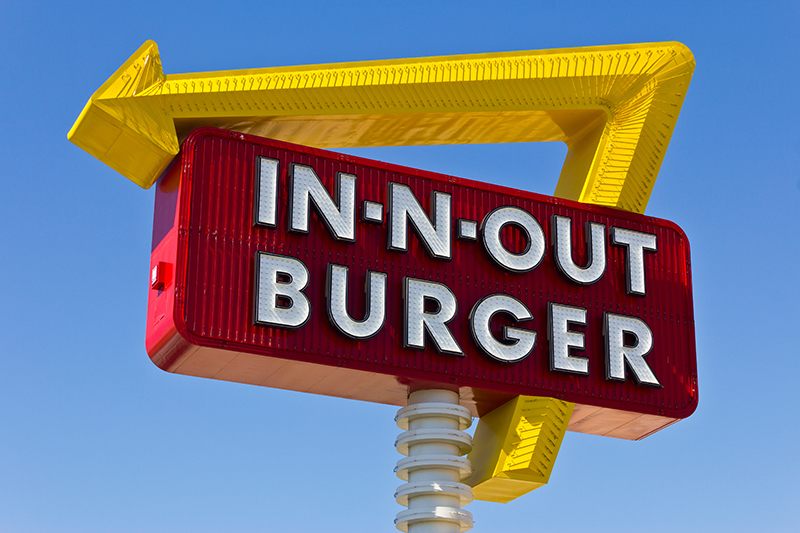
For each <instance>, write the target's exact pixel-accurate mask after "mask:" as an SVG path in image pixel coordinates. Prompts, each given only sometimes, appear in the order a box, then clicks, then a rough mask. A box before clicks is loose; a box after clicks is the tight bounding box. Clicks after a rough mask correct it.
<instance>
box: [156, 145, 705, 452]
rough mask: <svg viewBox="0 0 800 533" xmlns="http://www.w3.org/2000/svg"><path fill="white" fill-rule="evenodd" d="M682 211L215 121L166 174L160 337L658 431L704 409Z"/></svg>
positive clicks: (175, 343)
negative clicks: (570, 407)
mask: <svg viewBox="0 0 800 533" xmlns="http://www.w3.org/2000/svg"><path fill="white" fill-rule="evenodd" d="M690 272H691V270H690V259H689V244H688V240H687V238H686V236H685V234H684V233H683V232H682V231H681V230H680V228H678V227H677V226H676V225H674V224H672V223H671V222H667V221H664V220H659V219H655V218H651V217H646V216H642V215H637V214H632V213H627V212H623V211H618V210H614V209H608V208H602V207H598V206H592V205H586V204H580V203H577V202H571V201H567V200H562V199H557V198H552V197H548V196H542V195H538V194H533V193H529V192H524V191H518V190H513V189H509V188H505V187H499V186H494V185H487V184H484V183H478V182H473V181H469V180H464V179H459V178H453V177H450V176H443V175H440V174H434V173H430V172H425V171H421V170H414V169H410V168H404V167H399V166H395V165H389V164H385V163H380V162H375V161H369V160H364V159H360V158H356V157H352V156H347V155H342V154H336V153H332V152H326V151H322V150H316V149H313V148H307V147H301V146H297V145H292V144H288V143H283V142H278V141H272V140H267V139H261V138H257V137H251V136H246V135H242V134H238V133H231V132H225V131H220V130H213V129H202V130H197V131H195V132H194V133H193V134H191V135H190V136H189V137H188V138H187V139H186V141H185V142H184V144H183V149H182V152H181V154H180V156H179V157H178V158H177V159H176V161H175V163H174V164H173V165H172V167H171V168H170V169H168V170H167V172H166V173H165V174H164V176H162V177H161V179H160V181H159V182H158V185H157V188H156V207H155V218H154V228H153V252H152V258H151V277H150V281H151V283H150V286H151V290H150V297H149V309H148V321H147V351H148V353H149V354H150V357H151V358H152V360H153V361H154V362H155V363H156V364H157V365H158V366H159V367H161V368H163V369H164V370H167V371H170V372H177V373H182V374H189V375H197V376H204V377H210V378H216V379H223V380H229V381H237V382H243V383H251V384H255V385H264V386H269V387H278V388H285V389H290V390H296V391H304V392H314V393H319V394H327V395H333V396H340V397H345V398H355V399H360V400H366V401H376V402H383V403H390V404H396V405H404V404H405V403H406V399H407V395H408V393H409V391H410V390H415V389H419V388H430V387H437V388H451V389H453V390H457V391H458V392H459V393H460V395H461V398H462V403H463V404H464V405H467V406H470V407H471V408H472V409H473V411H474V412H475V414H477V415H481V414H484V413H486V412H489V411H490V410H492V409H494V408H495V407H497V406H499V405H501V404H502V403H504V402H505V401H507V400H508V399H510V398H511V397H513V396H515V395H520V394H524V395H533V396H548V397H555V398H560V399H564V400H567V401H570V402H574V403H575V404H576V409H575V412H574V415H573V418H572V421H571V423H570V427H569V429H571V430H574V431H581V432H587V433H594V434H600V435H610V436H615V437H621V438H629V439H638V438H642V437H644V436H646V435H648V434H650V433H652V432H654V431H657V430H658V429H661V428H662V427H665V426H667V425H669V424H671V423H673V422H674V421H675V420H678V419H681V418H685V417H687V416H689V415H690V414H691V413H692V412H693V411H694V409H695V408H696V406H697V369H696V359H695V344H694V317H693V309H692V291H691V275H690Z"/></svg>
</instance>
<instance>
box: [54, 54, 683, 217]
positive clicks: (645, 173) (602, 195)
mask: <svg viewBox="0 0 800 533" xmlns="http://www.w3.org/2000/svg"><path fill="white" fill-rule="evenodd" d="M693 70H694V58H693V57H692V54H691V52H690V51H689V50H688V49H687V48H686V47H685V46H683V45H682V44H680V43H654V44H632V45H619V46H601V47H592V48H572V49H558V50H539V51H527V52H508V53H495V54H475V55H462V56H448V57H430V58H420V59H394V60H386V61H366V62H360V63H340V64H331V65H312V66H302V67H279V68H263V69H252V70H240V71H225V72H212V73H200V74H178V75H167V76H165V75H164V74H163V71H162V70H161V62H160V59H159V55H158V48H157V46H156V44H155V43H153V42H152V41H148V42H147V43H145V44H144V45H143V46H142V47H141V48H140V49H139V50H138V51H137V52H136V53H135V54H134V55H133V56H132V57H131V58H130V59H129V60H128V61H127V62H126V63H125V64H124V65H123V66H122V67H121V68H120V70H118V71H117V73H116V74H115V75H114V76H112V78H111V79H109V80H108V81H107V82H106V83H105V84H104V85H103V86H102V87H101V88H100V89H99V90H98V91H97V92H96V93H95V94H94V95H93V96H92V98H91V100H90V101H89V103H88V104H87V106H86V109H85V110H84V112H83V113H82V114H81V116H80V117H79V118H78V121H77V122H76V124H75V126H73V128H72V130H71V131H70V134H69V138H70V140H72V141H73V142H75V143H76V144H77V145H79V146H80V147H82V148H84V149H85V150H87V151H88V152H89V153H91V154H92V155H94V156H96V157H98V158H99V159H100V160H102V161H104V162H106V163H108V164H109V165H110V166H112V167H113V168H115V169H117V170H118V171H120V172H122V173H123V174H124V175H125V176H127V177H128V178H130V179H132V180H133V181H135V182H137V183H139V184H140V185H142V186H143V187H148V186H149V185H151V184H152V183H153V182H154V181H155V179H156V178H157V177H158V173H155V174H154V173H153V169H154V168H156V167H159V166H160V167H166V165H167V163H168V162H169V160H170V159H171V157H172V156H173V155H174V153H176V151H177V148H176V147H177V146H178V138H179V137H182V136H184V135H186V134H187V133H188V132H189V131H191V130H192V129H194V128H196V127H199V126H217V127H221V128H226V129H231V130H234V131H240V132H243V133H253V134H256V135H262V136H267V137H272V138H276V139H281V140H285V141H290V142H296V143H300V144H310V145H313V146H317V147H320V148H343V147H355V146H401V145H430V144H462V143H464V144H466V143H500V142H503V143H507V142H530V141H563V142H565V143H566V144H567V146H568V148H569V152H568V155H567V159H566V161H565V164H564V169H563V170H562V173H561V177H560V179H559V183H558V187H557V189H556V195H558V196H562V197H565V198H571V199H575V200H580V201H584V202H591V203H599V204H604V205H610V206H615V207H619V208H622V209H627V210H629V211H635V212H639V213H641V212H644V209H645V206H646V205H647V201H648V199H649V196H650V192H651V190H652V188H653V184H654V183H655V179H656V175H657V174H658V170H659V168H660V166H661V162H662V160H663V158H664V154H665V152H666V149H667V145H668V144H669V140H670V137H671V136H672V130H673V128H674V127H675V123H676V121H677V119H678V113H679V112H680V108H681V104H682V103H683V98H684V95H685V94H686V90H687V88H688V85H689V82H690V80H691V76H692V72H693ZM110 131H111V132H116V133H115V134H112V135H109V132H110ZM136 135H138V136H140V137H142V141H135V140H133V139H132V138H129V137H130V136H136ZM117 145H119V146H117ZM123 148H124V150H123ZM142 150H143V151H144V154H143V155H141V156H140V155H139V151H142ZM121 152H127V153H128V154H131V153H132V155H128V156H127V159H126V158H125V157H124V156H123V155H122V154H121ZM153 158H156V159H158V158H161V161H160V162H159V164H154V163H152V162H151V160H152V159H153ZM139 160H141V161H143V162H146V164H143V165H142V168H137V167H136V164H135V162H136V161H139Z"/></svg>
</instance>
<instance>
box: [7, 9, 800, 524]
mask: <svg viewBox="0 0 800 533" xmlns="http://www.w3.org/2000/svg"><path fill="white" fill-rule="evenodd" d="M490 4H491V6H492V7H488V6H489V5H490ZM798 27H800V3H798V2H758V3H757V2H752V3H741V2H703V3H701V2H687V3H676V2H658V3H655V2H648V3H645V2H643V3H640V4H635V3H626V2H609V1H604V2H569V3H563V4H562V3H557V2H550V3H548V4H544V3H538V2H518V3H505V2H492V3H490V2H434V1H430V0H429V1H424V2H393V3H385V4H384V3H380V2H361V3H355V2H319V3H302V2H297V3H295V2H264V1H262V2H208V1H194V2H164V1H157V2H142V1H137V2H124V3H123V2H103V3H101V2H96V3H81V2H69V3H68V2H51V3H41V2H24V3H23V2H11V1H3V2H0V50H1V51H2V59H1V60H0V66H2V69H0V71H1V72H2V74H0V97H1V98H0V110H2V112H1V113H0V117H2V128H0V176H2V178H1V179H2V185H3V190H2V193H0V228H2V231H0V250H2V252H1V253H0V280H2V282H3V285H4V288H3V290H2V300H0V531H4V532H40V531H41V532H72V531H74V532H79V531H80V532H104V531H109V532H112V531H113V532H117V531H119V532H127V531H131V532H134V531H136V532H138V531H147V532H151V531H152V532H182V531H187V532H188V531H192V532H206V531H243V532H247V531H281V532H308V531H326V532H351V531H386V532H391V531H394V530H395V529H394V526H393V523H392V521H393V519H394V516H395V514H396V513H397V512H398V511H400V510H402V509H403V508H402V507H400V506H399V505H398V504H396V503H395V501H394V499H393V497H392V495H393V493H394V490H395V488H396V487H397V486H398V485H399V484H400V483H401V481H400V480H398V479H397V478H396V477H395V476H394V474H393V472H392V470H393V468H394V465H395V462H396V461H397V459H398V458H399V457H400V455H399V454H398V453H397V452H396V451H395V449H394V447H393V442H394V439H395V437H396V435H397V434H398V433H399V432H400V430H399V429H398V428H397V427H396V426H395V424H394V422H393V417H394V413H395V411H396V408H395V407H392V406H385V405H376V404H368V403H363V402H356V401H349V400H340V399H335V398H327V397H321V396H314V395H308V394H301V393H294V392H286V391H279V390H272V389H267V388H258V387H253V386H248V385H239V384H233V383H225V382H221V381H213V380H204V379H200V378H192V377H186V376H178V375H172V374H167V373H165V372H163V371H161V370H159V369H158V368H156V367H155V366H154V365H153V364H152V363H151V362H150V360H149V358H148V357H147V354H146V353H145V350H144V333H145V311H146V304H147V282H148V265H149V254H150V239H151V224H152V210H153V192H152V190H151V191H145V190H143V189H140V188H139V187H137V186H135V185H134V184H132V183H131V182H129V181H128V180H126V179H124V178H123V177H122V176H120V175H119V174H117V173H116V172H114V171H113V170H111V169H110V168H108V167H106V166H104V165H103V164H101V163H100V162H98V161H97V160H96V159H94V158H92V157H91V156H89V155H88V154H86V153H84V152H83V151H82V150H80V149H79V148H77V147H75V146H74V145H72V144H71V143H69V142H68V141H67V138H66V134H67V131H68V130H69V128H70V126H71V125H72V123H73V122H74V120H75V119H76V118H77V116H78V114H79V113H80V111H81V109H82V107H83V105H84V104H85V102H86V101H87V100H88V98H89V96H90V95H91V94H92V93H93V92H94V91H95V89H97V88H98V87H99V86H100V85H101V84H102V83H103V82H104V81H105V80H106V79H107V78H108V77H109V76H110V75H111V74H112V73H113V72H114V71H115V70H116V68H117V67H118V66H119V65H120V64H121V63H122V62H123V61H124V60H125V59H127V58H128V57H129V56H130V54H132V53H133V51H134V50H136V49H137V48H138V47H139V46H140V45H141V44H142V42H144V41H145V40H146V39H153V40H155V41H156V42H157V43H158V45H159V49H160V52H161V59H162V62H163V66H164V71H165V72H166V73H167V74H176V73H184V72H202V71H212V70H229V69H238V68H256V67H267V66H281V65H303V64H317V63H327V62H341V61H357V60H369V59H389V58H404V57H418V56H431V55H449V54H465V53H481V52H499V51H516V50H535V49H545V48H559V47H577V46H591V45H605V44H622V43H636V42H653V41H673V40H674V41H681V42H683V43H684V44H686V45H687V46H688V47H689V48H690V49H691V50H692V51H693V53H694V55H695V58H696V61H697V67H696V70H695V74H694V78H693V80H692V84H691V86H690V88H689V91H688V96H687V97H686V100H685V103H684V105H683V109H682V111H681V115H680V119H679V121H678V124H677V127H676V129H675V133H674V136H673V138H672V142H671V144H670V147H669V150H668V152H667V155H666V159H665V161H664V164H663V166H662V169H661V172H660V174H659V177H658V182H657V184H656V187H655V190H654V192H653V195H652V198H651V200H650V204H649V206H648V210H647V214H649V215H653V216H656V217H659V218H664V219H668V220H671V221H674V222H675V223H677V224H678V225H680V226H681V227H682V228H683V229H684V231H685V232H686V233H687V235H688V236H689V239H690V242H691V245H692V260H693V263H692V264H693V276H694V277H693V283H694V302H695V319H696V331H697V351H698V353H697V358H698V366H699V391H700V404H699V407H698V409H697V411H696V413H695V414H694V415H693V416H692V417H690V418H689V419H686V420H684V421H681V422H679V423H678V424H676V425H674V426H672V427H670V428H667V429H666V430H664V431H661V432H660V433H657V434H656V435H653V436H651V437H648V438H646V439H645V440H643V441H640V442H629V441H623V440H617V439H610V438H603V437H597V436H590V435H583V434H578V433H567V435H566V439H565V442H564V444H563V446H562V448H561V453H560V455H559V458H558V461H557V463H556V465H555V471H554V473H553V475H552V477H551V479H550V484H549V485H547V486H546V487H544V488H541V489H539V490H536V491H534V492H533V493H531V494H528V495H526V496H524V497H522V498H520V499H518V500H516V501H514V502H512V503H509V504H506V505H502V504H493V503H485V502H475V503H473V504H471V505H470V506H468V507H467V509H469V510H470V511H471V512H472V513H473V514H474V516H475V518H476V525H475V529H474V531H476V532H490V531H491V532H494V531H588V530H591V531H600V532H602V531H615V532H619V531H651V532H674V531H688V532H692V531H702V532H708V531H725V532H736V531H743V532H744V531H748V532H749V531H775V532H782V531H786V532H788V531H798V530H800V505H798V503H800V489H799V488H798V487H799V486H800V485H798V483H797V480H798V478H800V459H798V449H800V430H799V429H798V422H800V420H798V418H799V417H798V414H797V412H798V393H797V391H795V390H794V387H796V386H797V385H796V384H797V378H798V370H797V366H798V365H797V361H798V348H797V345H798V342H797V336H798V333H797V332H798V326H797V323H798V319H800V314H798V300H800V291H799V290H798V288H799V286H798V285H799V284H798V264H800V237H799V234H800V232H799V231H798V213H799V210H798V204H799V203H800V202H798V201H799V200H800V174H799V173H798V168H800V136H799V135H798V127H797V121H798V120H799V119H800V113H798V110H799V109H798V89H797V88H798V86H800V67H799V62H800V55H798V50H800V31H798ZM358 153H359V154H361V155H366V156H367V157H373V158H376V159H382V160H386V161H390V162H394V163H399V164H403V165H408V166H415V167H420V168H425V169H429V170H435V171H439V172H444V173H447V174H452V175H456V176H461V177H466V178H471V179H476V180H481V181H489V182H494V183H501V184H504V185H509V186H512V187H516V188H523V189H527V190H531V191H534V192H539V193H545V194H552V192H553V190H554V188H555V184H556V181H557V177H558V173H559V169H560V166H561V163H562V161H563V158H564V155H565V153H566V150H565V147H564V146H563V145H559V144H556V145H550V144H542V145H530V144H520V145H509V146H478V147H468V148H466V149H465V148H464V147H441V148H429V147H423V148H413V149H410V148H405V149H404V148H400V149H391V150H378V149H373V150H362V151H359V152H358ZM531 160H534V161H537V163H536V164H535V165H531V164H530V161H531Z"/></svg>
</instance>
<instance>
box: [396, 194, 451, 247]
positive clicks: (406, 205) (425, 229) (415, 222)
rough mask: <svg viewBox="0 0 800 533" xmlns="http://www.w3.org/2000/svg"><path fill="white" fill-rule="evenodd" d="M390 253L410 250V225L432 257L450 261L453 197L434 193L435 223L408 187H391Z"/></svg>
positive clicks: (432, 195) (432, 202) (433, 218)
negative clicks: (451, 199) (451, 202)
mask: <svg viewBox="0 0 800 533" xmlns="http://www.w3.org/2000/svg"><path fill="white" fill-rule="evenodd" d="M387 196H388V204H389V219H390V220H389V239H388V241H389V250H394V251H396V252H405V251H407V250H408V224H407V221H408V220H411V225H412V226H414V229H415V230H416V232H417V235H418V236H419V237H420V238H421V239H422V244H423V245H424V246H425V249H426V250H427V251H428V255H430V256H431V257H435V258H436V259H447V260H449V259H450V195H449V194H447V193H444V192H439V191H433V193H431V211H433V217H432V219H429V218H428V215H427V214H426V213H425V210H424V209H422V206H421V205H419V202H418V201H417V197H416V196H414V193H413V192H411V189H410V188H409V186H408V185H403V184H402V183H393V182H390V183H389V192H388V194H387Z"/></svg>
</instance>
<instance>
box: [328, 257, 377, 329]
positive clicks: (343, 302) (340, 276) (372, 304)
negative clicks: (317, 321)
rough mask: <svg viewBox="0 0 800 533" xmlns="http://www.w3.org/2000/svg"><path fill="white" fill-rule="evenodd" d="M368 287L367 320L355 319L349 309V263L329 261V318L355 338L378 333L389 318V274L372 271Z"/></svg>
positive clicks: (365, 318)
mask: <svg viewBox="0 0 800 533" xmlns="http://www.w3.org/2000/svg"><path fill="white" fill-rule="evenodd" d="M364 290H365V292H366V296H367V310H366V313H364V314H365V316H364V320H353V319H352V318H351V317H350V313H348V312H347V307H348V306H347V267H346V266H342V265H336V264H333V263H329V264H328V276H327V280H326V290H325V299H326V300H327V301H328V320H330V322H331V324H333V325H334V326H335V327H336V329H338V330H339V331H340V332H342V333H343V334H344V335H346V336H348V337H350V338H351V339H356V340H364V339H369V338H370V337H374V336H375V335H377V334H378V332H379V331H380V330H381V328H383V323H384V320H385V319H386V274H385V273H383V272H374V271H372V270H370V271H368V272H367V282H366V286H365V288H364Z"/></svg>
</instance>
